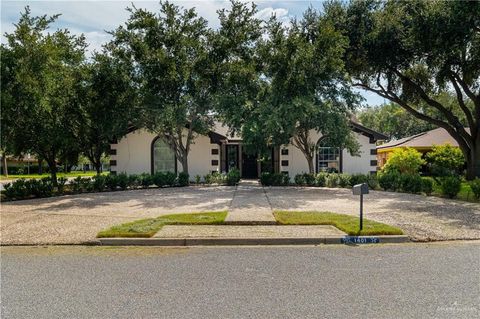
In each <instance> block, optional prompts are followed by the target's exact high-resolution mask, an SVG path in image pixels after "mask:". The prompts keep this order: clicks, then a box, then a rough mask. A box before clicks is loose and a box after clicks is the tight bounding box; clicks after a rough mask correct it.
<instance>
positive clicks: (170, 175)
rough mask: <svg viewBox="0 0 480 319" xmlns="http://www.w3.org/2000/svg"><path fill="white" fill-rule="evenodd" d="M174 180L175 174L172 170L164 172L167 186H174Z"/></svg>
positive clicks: (175, 178)
mask: <svg viewBox="0 0 480 319" xmlns="http://www.w3.org/2000/svg"><path fill="white" fill-rule="evenodd" d="M176 182H177V174H175V173H173V172H166V173H165V183H166V185H167V186H175V183H176Z"/></svg>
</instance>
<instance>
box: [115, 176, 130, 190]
mask: <svg viewBox="0 0 480 319" xmlns="http://www.w3.org/2000/svg"><path fill="white" fill-rule="evenodd" d="M117 183H118V186H119V187H120V189H121V190H126V189H127V188H128V175H127V174H125V173H120V174H118V175H117Z"/></svg>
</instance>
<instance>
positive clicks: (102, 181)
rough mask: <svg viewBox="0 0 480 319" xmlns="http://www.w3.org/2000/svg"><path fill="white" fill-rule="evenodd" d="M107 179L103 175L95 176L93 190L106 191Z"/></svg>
mask: <svg viewBox="0 0 480 319" xmlns="http://www.w3.org/2000/svg"><path fill="white" fill-rule="evenodd" d="M106 179H107V177H105V176H103V175H95V176H93V177H92V183H93V185H92V186H93V189H94V190H95V191H97V192H102V191H103V190H104V189H105V185H106Z"/></svg>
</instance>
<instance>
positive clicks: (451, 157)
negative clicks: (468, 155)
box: [425, 144, 465, 176]
mask: <svg viewBox="0 0 480 319" xmlns="http://www.w3.org/2000/svg"><path fill="white" fill-rule="evenodd" d="M425 158H426V160H427V163H428V167H429V169H430V173H431V174H432V175H434V176H447V175H454V174H459V173H460V172H461V170H462V168H463V165H464V164H465V157H464V156H463V153H462V151H461V150H460V148H458V147H454V146H451V145H449V144H445V145H434V146H433V147H432V151H431V152H428V153H427V154H426V155H425Z"/></svg>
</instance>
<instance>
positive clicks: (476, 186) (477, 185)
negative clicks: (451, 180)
mask: <svg viewBox="0 0 480 319" xmlns="http://www.w3.org/2000/svg"><path fill="white" fill-rule="evenodd" d="M469 185H470V189H471V190H472V192H473V195H474V196H475V198H476V199H480V178H478V177H477V178H475V179H474V180H473V181H471V182H470V183H469Z"/></svg>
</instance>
